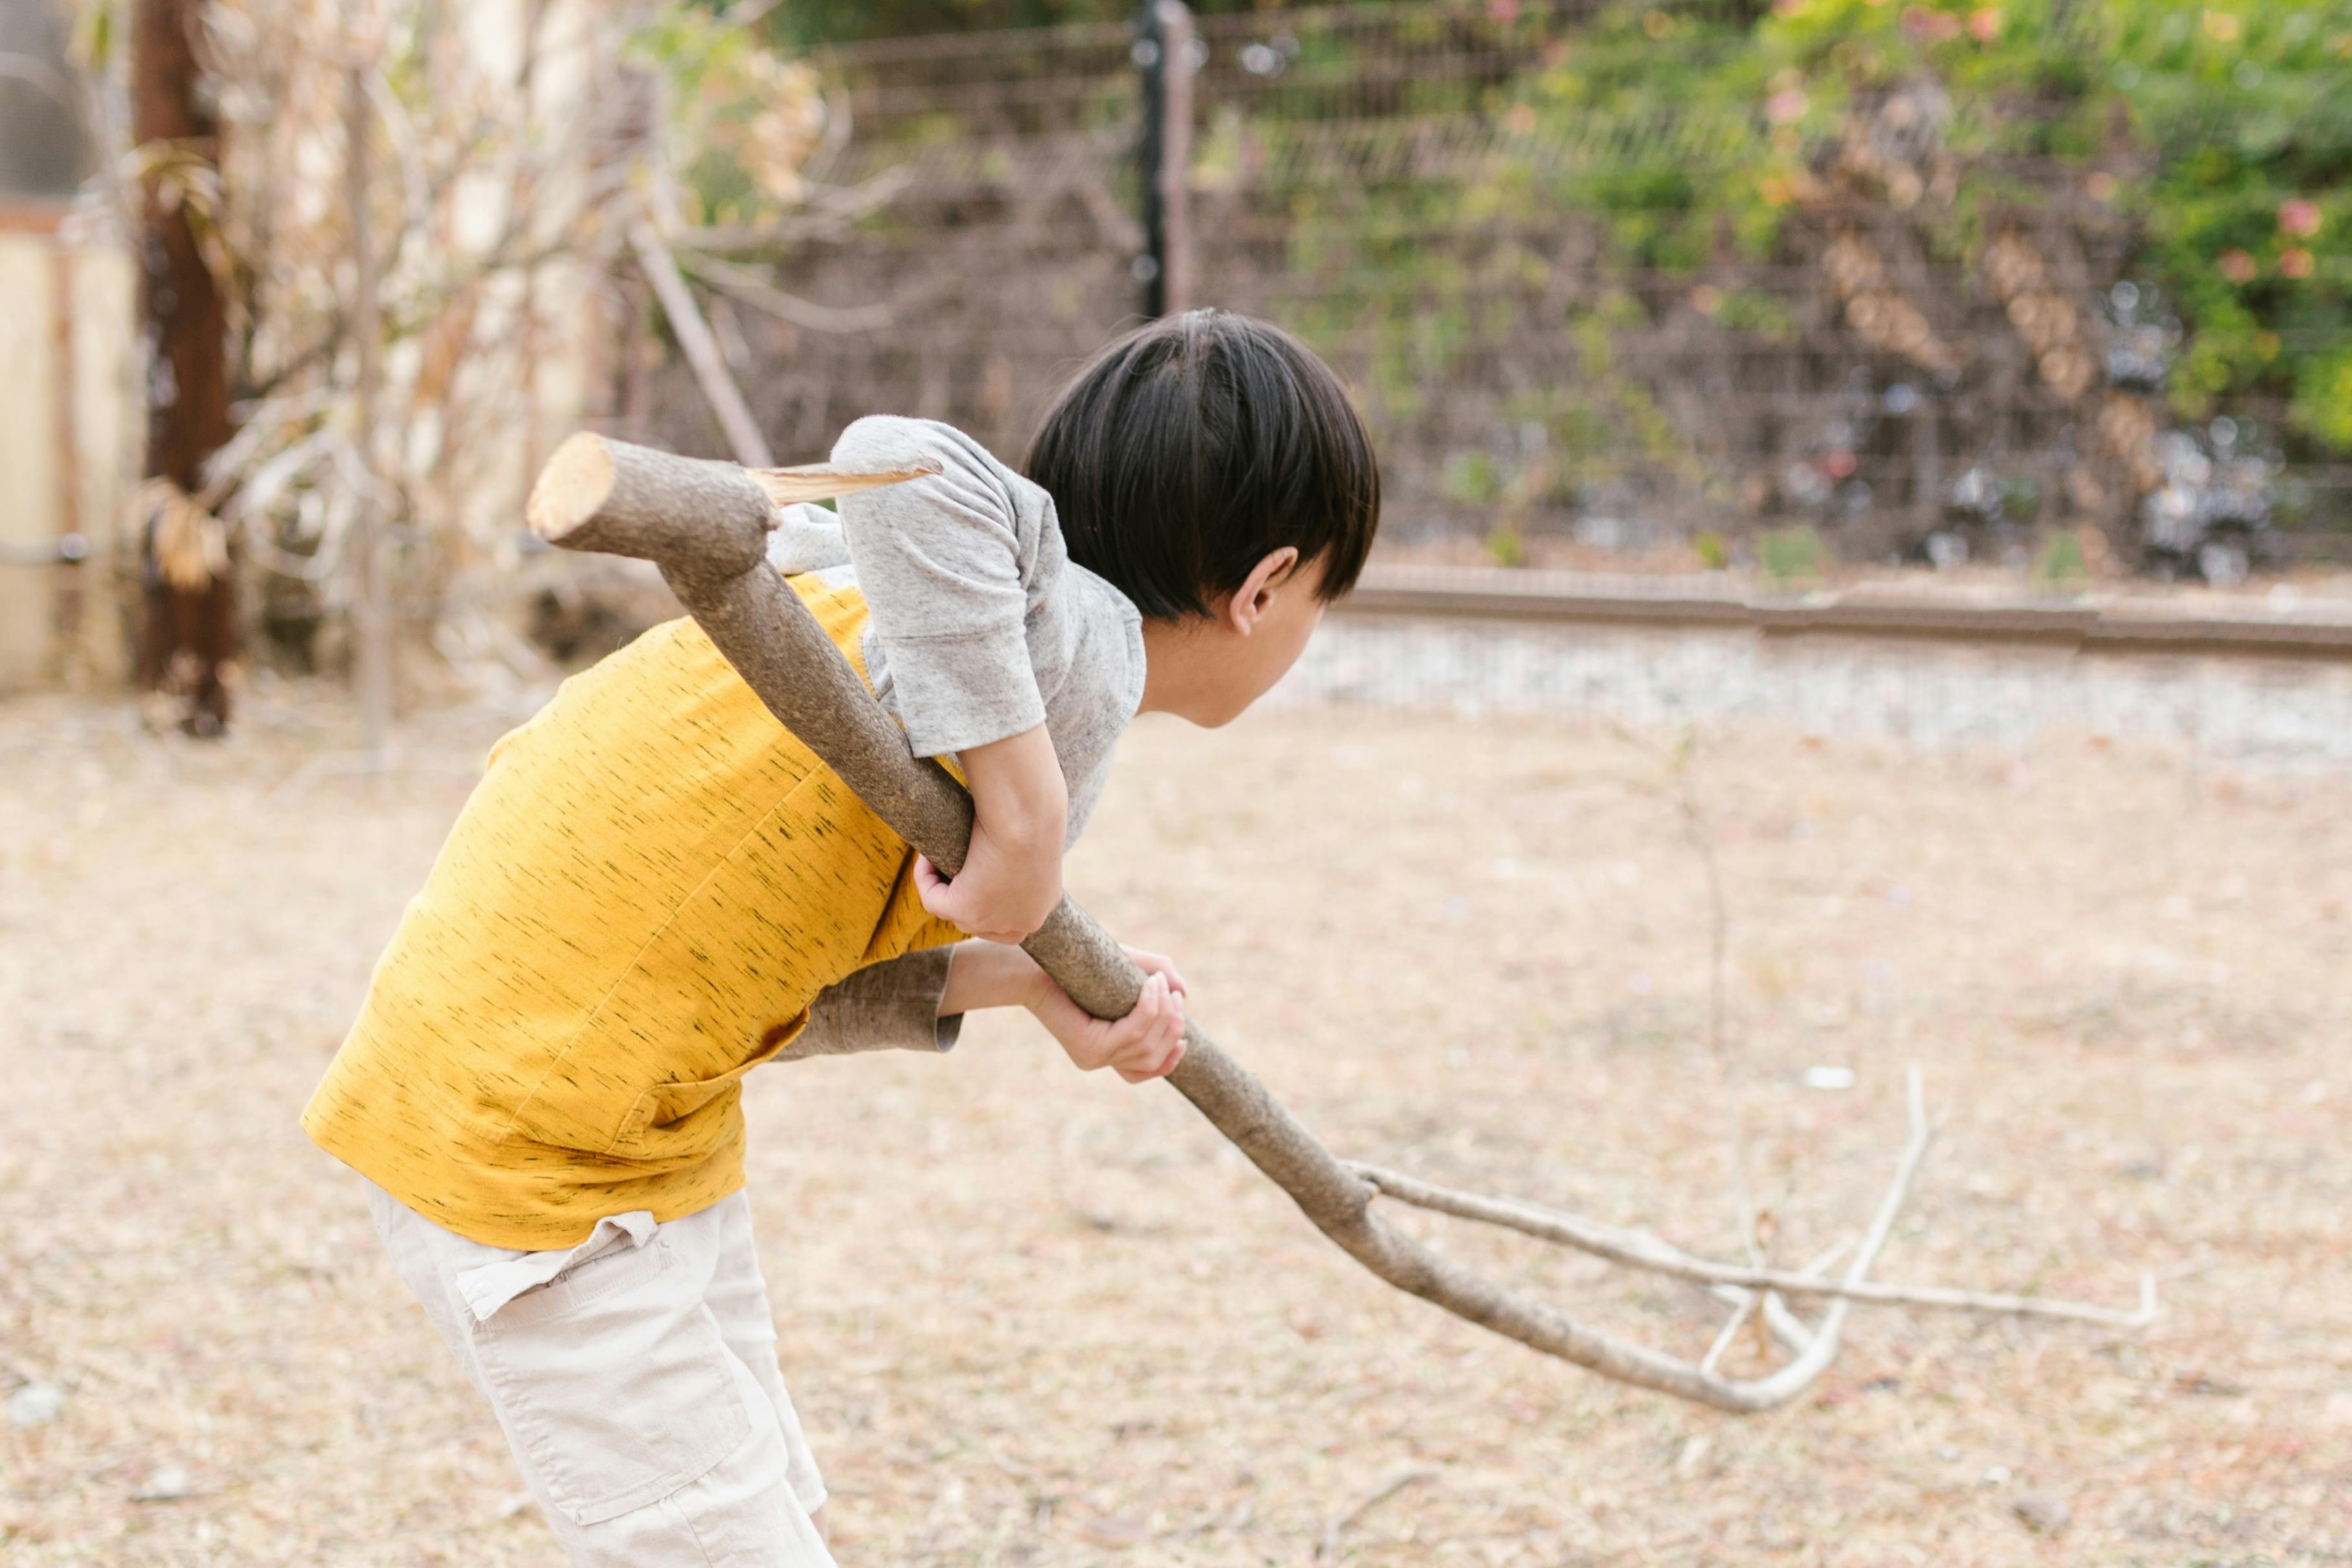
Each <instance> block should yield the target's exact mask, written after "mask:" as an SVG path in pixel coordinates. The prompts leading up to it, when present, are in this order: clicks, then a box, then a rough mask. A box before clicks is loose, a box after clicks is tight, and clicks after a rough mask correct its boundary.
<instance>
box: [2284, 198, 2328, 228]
mask: <svg viewBox="0 0 2352 1568" xmlns="http://www.w3.org/2000/svg"><path fill="white" fill-rule="evenodd" d="M2279 227H2281V228H2283V229H2284V230H2285V231H2286V232H2287V233H2289V234H2292V235H2298V236H2304V235H2314V234H2317V233H2318V232H2319V204H2318V203H2316V202H2309V201H2305V200H2304V199H2303V198H2302V197H2301V196H2297V197H2295V198H2294V200H2293V201H2291V202H2282V203H2281V204H2280V205H2279Z"/></svg>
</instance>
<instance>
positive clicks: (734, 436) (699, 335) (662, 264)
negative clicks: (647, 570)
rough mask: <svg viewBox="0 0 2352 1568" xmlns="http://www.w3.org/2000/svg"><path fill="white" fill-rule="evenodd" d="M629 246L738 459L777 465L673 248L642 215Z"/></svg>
mask: <svg viewBox="0 0 2352 1568" xmlns="http://www.w3.org/2000/svg"><path fill="white" fill-rule="evenodd" d="M629 248H630V249H632V250H634V251H635V252H636V253H637V265H638V266H639V267H640V268H643V269H644V271H645V275H646V282H648V283H650V284H652V285H653V286H654V294H655V296H656V298H658V299H659V300H661V306H662V314H663V315H665V316H667V317H668V318H669V330H670V331H672V332H674V333H676V334H677V346H678V348H679V350H680V351H681V352H683V353H685V355H686V363H688V364H689V365H691V366H693V367H694V379H695V380H696V381H697V382H698V383H699V384H700V385H701V387H702V396H703V400H704V401H705V402H707V403H709V405H710V412H711V413H712V414H713V415H715V416H717V417H718V420H719V429H721V430H723V431H725V432H726V435H727V444H728V446H730V447H733V448H734V451H735V460H736V461H737V462H739V463H741V464H742V465H743V466H744V467H745V468H772V467H774V466H775V461H776V458H775V454H773V453H772V452H771V451H769V450H768V438H767V437H765V436H762V435H761V433H760V422H759V421H758V420H756V419H754V418H752V417H751V408H750V407H749V406H748V405H746V404H745V403H744V401H743V394H742V392H741V390H740V388H738V387H737V386H736V384H735V378H734V377H733V376H731V375H730V374H727V362H726V361H725V360H724V359H722V358H720V357H719V344H718V343H717V342H714V341H713V340H712V338H711V336H710V325H709V322H707V321H704V320H703V319H702V307H700V306H699V305H697V304H696V303H695V302H694V294H693V291H692V290H691V289H688V288H687V286H686V279H683V278H681V277H679V276H678V271H677V258H674V257H672V256H671V255H670V253H669V247H668V246H667V245H664V244H663V243H662V237H661V236H660V235H659V234H657V233H656V232H655V230H654V226H653V225H652V224H650V223H648V222H647V221H646V220H645V219H644V218H638V219H637V220H636V221H635V222H634V223H632V224H630V225H629ZM624 553H625V552H624Z"/></svg>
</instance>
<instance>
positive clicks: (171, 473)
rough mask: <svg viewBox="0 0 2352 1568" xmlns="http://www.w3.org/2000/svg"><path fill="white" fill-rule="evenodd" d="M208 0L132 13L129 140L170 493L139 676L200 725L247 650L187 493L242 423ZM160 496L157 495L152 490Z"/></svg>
mask: <svg viewBox="0 0 2352 1568" xmlns="http://www.w3.org/2000/svg"><path fill="white" fill-rule="evenodd" d="M203 13H204V5H203V4H202V3H201V0H137V5H136V7H135V9H134V10H133V12H132V16H131V138H132V140H133V142H136V143H137V144H138V146H139V147H140V148H141V149H142V151H143V153H145V156H144V158H143V159H142V163H143V164H144V169H145V176H144V180H143V182H142V187H143V188H142V198H143V199H142V202H141V204H140V226H141V232H140V247H141V253H142V263H143V265H142V269H141V276H140V293H139V309H140V320H141V323H142V332H143V335H144V337H145V340H146V343H147V349H148V364H149V373H148V380H147V409H148V418H147V463H146V471H147V473H148V474H149V475H150V476H151V477H152V479H156V480H162V481H167V482H168V483H169V484H170V485H171V486H172V487H173V489H175V490H176V491H177V492H178V493H177V496H176V497H173V496H172V494H171V493H170V492H168V491H165V492H160V494H161V495H162V497H163V500H162V502H161V504H157V505H154V506H152V507H151V508H150V511H149V516H148V519H147V531H146V536H145V539H144V541H143V542H142V561H141V577H142V585H143V588H144V606H143V607H144V612H145V614H144V622H143V626H142V631H141V637H140V658H139V669H140V675H141V679H142V680H143V681H144V682H145V683H146V684H147V685H148V686H149V687H151V688H152V689H155V690H158V691H161V692H164V693H166V694H167V695H169V696H171V697H173V698H174V699H176V700H178V702H179V704H180V706H181V712H180V714H179V722H180V724H181V726H182V727H183V728H184V729H185V730H186V731H188V732H189V733H190V734H194V735H217V734H219V733H220V732H221V731H223V730H224V729H225V728H226V726H227V723H228V716H229V696H228V689H227V687H226V685H225V684H223V682H222V679H221V672H222V667H223V666H224V665H226V663H227V662H228V661H229V660H230V659H231V658H234V657H235V655H236V582H235V578H234V574H233V571H232V568H231V561H230V556H229V552H228V550H227V547H226V536H225V535H224V534H223V533H222V531H221V530H220V526H219V524H218V523H216V522H215V521H212V520H211V518H210V517H209V516H208V515H206V514H205V509H201V508H198V507H196V506H194V505H192V504H190V503H189V502H188V501H187V500H186V498H187V497H190V496H193V495H195V494H196V493H198V492H199V491H201V490H202V489H204V486H205V465H206V464H207V463H208V462H209V461H210V460H211V458H212V457H213V454H214V453H215V452H217V451H219V450H220V449H221V447H225V446H226V445H227V444H228V441H229V437H231V436H232V435H234V434H235V432H236V425H235V422H234V420H233V419H232V418H231V416H230V412H229V376H228V318H227V313H226V308H225V305H224V301H223V300H222V297H221V290H220V287H219V284H218V282H217V280H216V279H215V277H214V275H213V270H212V268H210V267H209V266H208V265H207V264H206V262H205V255H204V251H203V249H202V247H201V246H200V244H199V236H198V233H197V227H196V225H197V223H198V221H199V217H200V212H199V195H198V193H199V191H200V190H202V189H205V188H206V187H208V186H209V185H210V184H212V183H214V182H216V181H217V179H218V172H217V170H216V168H215V158H216V156H217V147H218V142H219V136H220V127H219V123H218V121H217V120H216V118H215V114H214V111H213V109H212V107H211V105H210V103H209V102H208V101H207V100H206V99H205V95H204V93H203V91H202V86H203V81H204V78H203V74H202V73H201V72H200V71H199V70H198V68H197V62H196V52H195V47H194V37H193V33H194V28H195V27H196V26H199V25H200V23H201V21H202V19H203ZM151 493H159V492H151Z"/></svg>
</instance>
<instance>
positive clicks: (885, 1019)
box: [778, 942, 1184, 1083]
mask: <svg viewBox="0 0 2352 1568" xmlns="http://www.w3.org/2000/svg"><path fill="white" fill-rule="evenodd" d="M1127 951H1128V956H1129V957H1130V958H1132V959H1134V960H1135V962H1136V963H1138V964H1139V965H1140V966H1141V967H1142V968H1143V970H1144V972H1145V973H1146V975H1147V976H1148V978H1147V979H1146V980H1145V983H1144V988H1143V994H1142V996H1141V997H1140V998H1139V999H1138V1000H1137V1002H1136V1005H1135V1007H1134V1008H1133V1010H1132V1011H1130V1012H1129V1014H1128V1016H1126V1017H1124V1018H1119V1019H1116V1020H1113V1021H1110V1022H1105V1021H1103V1020H1101V1019H1098V1018H1094V1017H1090V1016H1087V1013H1086V1011H1085V1009H1083V1008H1081V1007H1080V1006H1079V1005H1077V1004H1076V1003H1075V1002H1073V1001H1071V1000H1070V999H1069V997H1068V996H1067V995H1066V994H1065V993H1064V992H1063V990H1062V988H1061V987H1060V986H1058V985H1056V984H1054V982H1053V981H1052V979H1051V978H1049V977H1048V976H1047V975H1046V973H1045V971H1044V970H1042V969H1040V968H1038V967H1037V963H1036V961H1035V960H1034V959H1033V958H1031V957H1030V956H1029V955H1028V954H1027V953H1025V952H1022V951H1021V950H1020V949H1019V948H1017V947H1005V946H1003V945H1001V944H999V943H996V942H958V943H956V944H955V945H954V946H952V947H931V948H924V949H921V950H920V951H919V952H909V953H904V954H901V955H900V956H899V957H897V958H889V959H885V960H883V961H882V962H881V963H869V964H867V965H866V967H865V968H863V969H860V970H858V971H856V973H852V974H850V975H847V976H845V978H843V979H841V980H838V981H836V982H835V983H834V984H831V985H828V986H826V987H825V988H824V990H823V991H820V992H818V993H817V997H816V1000H815V1001H814V1002H813V1003H811V1004H810V1005H809V1021H808V1027H806V1028H805V1029H803V1030H802V1031H801V1036H800V1038H798V1039H796V1040H794V1041H793V1043H792V1044H791V1045H789V1046H787V1047H784V1050H783V1052H782V1055H781V1056H780V1057H779V1058H778V1059H779V1060H782V1061H800V1060H803V1059H805V1058H809V1057H839V1056H851V1055H855V1054H856V1053H859V1052H864V1051H887V1050H915V1051H922V1050H931V1051H944V1050H948V1049H950V1048H951V1047H953V1046H954V1045H955V1043H956V1040H957V1037H959V1036H960V1035H961V1033H962V1029H963V1016H964V1015H965V1014H966V1013H976V1012H978V1011H980V1010H981V1009H982V1008H983V1007H1026V1008H1028V1009H1029V1011H1030V1012H1032V1013H1034V1014H1035V1015H1036V1016H1037V1021H1038V1022H1039V1023H1041V1024H1043V1025H1045V1028H1046V1031H1047V1032H1048V1033H1050V1034H1051V1035H1052V1036H1053V1037H1054V1038H1055V1039H1056V1040H1057V1041H1059V1042H1060V1043H1061V1046H1062V1048H1063V1050H1065V1051H1066V1052H1067V1053H1068V1054H1069V1058H1070V1060H1071V1061H1073V1062H1075V1063H1076V1064H1077V1066H1078V1067H1080V1068H1083V1069H1085V1070H1087V1071H1088V1072H1092V1071H1094V1070H1095V1069H1096V1068H1112V1069H1113V1070H1114V1071H1116V1072H1117V1073H1118V1075H1119V1077H1121V1078H1123V1079H1126V1080H1127V1081H1128V1082H1129V1083H1141V1082H1143V1081H1145V1080H1146V1079H1155V1078H1161V1077H1164V1076H1166V1075H1167V1074H1168V1073H1170V1072H1172V1071H1173V1070H1175V1067H1176V1064H1177V1063H1178V1062H1180V1061H1181V1060H1183V1059H1184V977H1183V976H1182V975H1181V974H1179V973H1177V972H1176V965H1175V964H1174V963H1172V962H1171V961H1170V960H1169V959H1167V958H1165V957H1163V956H1162V955H1160V954H1159V953H1156V952H1142V951H1140V950H1139V949H1137V948H1132V947H1131V948H1129V949H1128V950H1127Z"/></svg>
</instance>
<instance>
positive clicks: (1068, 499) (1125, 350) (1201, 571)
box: [1022, 310, 1381, 620]
mask: <svg viewBox="0 0 2352 1568" xmlns="http://www.w3.org/2000/svg"><path fill="white" fill-rule="evenodd" d="M1022 467H1023V468H1024V470H1025V471H1026V472H1027V474H1028V476H1029V477H1030V478H1031V479H1034V480H1035V481H1036V482H1037V483H1038V484H1040V485H1042V486H1044V487H1045V490H1046V493H1048V494H1049V495H1051V496H1052V497H1053V498H1054V509H1055V512H1056V513H1057V514H1058V515H1059V516H1060V518H1061V523H1062V537H1063V539H1064V541H1065V542H1066V543H1067V545H1068V547H1069V552H1070V559H1071V560H1073V561H1076V563H1078V564H1080V565H1081V566H1084V567H1086V568H1087V570H1088V571H1091V572H1094V573H1096V574H1099V575H1100V576H1102V577H1103V578H1105V579H1106V580H1108V582H1109V583H1111V584H1113V585H1114V586H1116V587H1118V589H1119V591H1120V592H1122V593H1124V594H1125V595H1127V596H1128V597H1129V599H1132V600H1133V601H1135V607H1136V608H1137V609H1139V610H1140V611H1142V612H1143V613H1144V614H1145V615H1146V616H1150V617H1152V618H1153V619H1156V620H1172V619H1175V618H1177V617H1178V616H1188V615H1191V616H1205V615H1207V614H1209V610H1210V601H1211V600H1213V599H1214V598H1216V597H1217V596H1219V595H1224V594H1230V593H1233V592H1234V590H1236V589H1238V588H1239V587H1240V586H1241V585H1242V584H1243V582H1244V580H1246V579H1247V578H1248V576H1249V574H1250V571H1251V569H1252V568H1253V567H1255V566H1256V564H1257V563H1259V562H1260V561H1261V560H1263V559H1265V556H1266V554H1267V552H1270V551H1275V550H1279V549H1280V548H1282V547H1283V546H1284V545H1286V544H1290V545H1296V546H1297V549H1298V554H1299V557H1300V560H1301V562H1302V563H1305V562H1314V561H1320V562H1321V563H1323V582H1322V588H1321V592H1322V596H1323V597H1324V598H1325V599H1327V600H1328V599H1336V598H1338V597H1339V595H1342V594H1344V593H1346V592H1347V591H1348V590H1349V588H1352V587H1353V586H1355V583H1356V576H1357V574H1359V573H1360V572H1361V571H1362V570H1363V567H1364V557H1365V556H1366V555H1367V554H1368V553H1370V550H1371V547H1372V534H1373V532H1374V531H1376V530H1377V529H1378V528H1379V527H1380V520H1381V474H1380V468H1379V465H1378V464H1377V463H1376V462H1375V461H1374V459H1373V457H1372V443H1371V437H1370V436H1369V435H1368V434H1367V433H1366V432H1365V429H1364V422H1363V420H1362V419H1361V418H1360V417H1358V416H1357V414H1356V410H1355V406H1354V405H1352V404H1350V403H1349V401H1348V395H1347V392H1346V391H1345V389H1343V388H1342V387H1341V386H1340V384H1339V377H1338V376H1336V375H1334V374H1332V373H1331V368H1330V367H1329V366H1328V365H1327V364H1325V363H1323V362H1322V361H1321V360H1319V359H1318V358H1316V357H1315V355H1314V353H1312V352H1311V351H1310V350H1308V349H1307V346H1306V345H1305V344H1303V343H1301V342H1298V340H1297V339H1296V338H1294V337H1292V336H1291V335H1290V334H1289V333H1287V332H1286V331H1283V330H1282V329H1281V328H1279V327H1276V326H1271V325H1269V324H1267V323H1266V322H1265V321H1252V320H1250V319H1249V318H1248V317H1246V316H1235V315H1229V314H1227V313H1226V312H1224V311H1223V310H1188V311H1186V312H1185V313H1183V314H1182V315H1180V316H1169V317H1163V318H1162V319H1160V320H1159V321H1153V322H1151V323H1150V324H1149V325H1146V326H1143V327H1139V328H1138V329H1136V330H1135V331H1131V332H1129V333H1128V334H1127V335H1126V336H1125V337H1122V338H1120V339H1119V340H1118V342H1114V343H1112V344H1111V345H1110V346H1109V347H1108V348H1107V349H1105V350H1103V352H1102V353H1099V354H1097V355H1096V356H1095V359H1094V363H1091V364H1089V365H1087V368H1086V369H1085V370H1083V371H1081V372H1079V373H1078V377H1077V379H1076V380H1075V381H1073V382H1072V383H1070V384H1069V385H1068V386H1067V387H1066V388H1064V389H1063V392H1062V395H1061V396H1060V397H1059V398H1057V399H1056V400H1055V404H1054V406H1053V409H1052V410H1051V411H1050V412H1049V413H1047V414H1046V416H1045V423H1044V424H1043V425H1041V426H1038V430H1037V434H1036V437H1034V439H1033V440H1032V441H1031V442H1030V443H1029V454H1028V456H1027V457H1026V458H1024V459H1023V462H1022Z"/></svg>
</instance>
